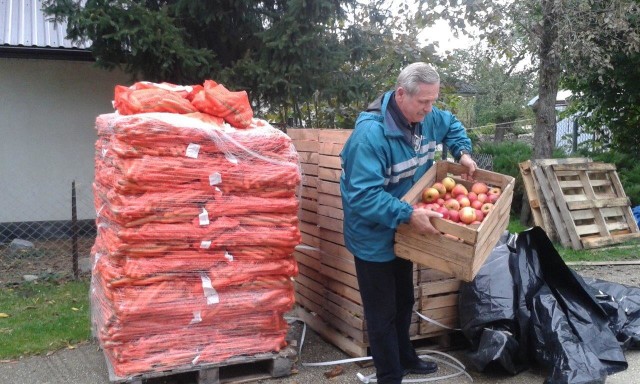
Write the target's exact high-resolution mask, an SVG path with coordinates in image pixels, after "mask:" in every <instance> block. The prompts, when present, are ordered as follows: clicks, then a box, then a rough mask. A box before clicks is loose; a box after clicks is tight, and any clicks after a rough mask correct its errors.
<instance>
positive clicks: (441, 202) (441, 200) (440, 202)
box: [436, 197, 444, 205]
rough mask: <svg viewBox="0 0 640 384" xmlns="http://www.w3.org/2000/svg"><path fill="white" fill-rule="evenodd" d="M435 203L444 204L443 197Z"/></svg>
mask: <svg viewBox="0 0 640 384" xmlns="http://www.w3.org/2000/svg"><path fill="white" fill-rule="evenodd" d="M436 203H438V204H440V205H444V199H443V198H442V197H441V198H439V199H438V200H437V201H436Z"/></svg>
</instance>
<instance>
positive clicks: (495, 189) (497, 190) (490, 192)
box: [487, 187, 502, 195]
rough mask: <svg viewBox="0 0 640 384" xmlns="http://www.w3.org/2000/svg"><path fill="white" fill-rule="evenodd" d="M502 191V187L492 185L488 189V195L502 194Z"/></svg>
mask: <svg viewBox="0 0 640 384" xmlns="http://www.w3.org/2000/svg"><path fill="white" fill-rule="evenodd" d="M501 193H502V189H500V188H499V187H491V188H489V190H488V191H487V195H500V194H501Z"/></svg>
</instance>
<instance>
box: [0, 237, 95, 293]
mask: <svg viewBox="0 0 640 384" xmlns="http://www.w3.org/2000/svg"><path fill="white" fill-rule="evenodd" d="M93 241H94V239H90V238H84V239H80V240H79V241H78V260H79V265H80V266H81V267H84V268H82V269H83V270H84V272H82V273H81V275H88V272H87V267H88V266H86V264H87V262H88V260H89V253H90V250H91V246H92V245H93ZM72 249H73V247H72V244H71V241H70V240H64V241H63V240H56V241H41V242H34V247H33V248H26V249H18V250H12V249H11V247H10V246H9V245H8V244H0V287H3V286H11V285H15V284H20V283H21V282H24V281H25V279H24V276H25V275H35V276H38V278H39V279H45V278H53V279H67V278H71V277H72V276H73V252H72Z"/></svg>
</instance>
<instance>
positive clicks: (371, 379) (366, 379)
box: [285, 316, 473, 384]
mask: <svg viewBox="0 0 640 384" xmlns="http://www.w3.org/2000/svg"><path fill="white" fill-rule="evenodd" d="M285 320H286V321H287V322H289V323H291V322H294V321H300V322H301V323H302V335H301V336H300V347H299V349H298V355H299V358H300V361H301V362H302V347H303V346H304V339H305V336H306V333H307V324H306V323H305V322H304V320H302V319H301V318H299V317H289V316H287V317H285ZM438 324H439V323H438ZM445 328H448V327H445ZM449 329H451V328H449ZM416 352H419V353H430V354H438V355H442V356H445V357H447V358H449V359H451V360H452V361H454V362H455V364H453V363H450V362H448V361H446V360H443V359H439V358H437V357H434V356H430V355H419V357H420V358H426V359H430V360H434V361H437V362H439V363H442V364H444V365H447V366H449V367H451V368H452V369H454V370H455V371H457V372H454V373H452V374H449V375H445V376H435V377H427V378H423V379H402V382H403V383H426V382H431V381H438V380H444V379H450V378H452V377H457V376H461V375H465V376H466V377H467V378H468V379H469V380H470V381H471V382H473V378H472V377H471V375H469V374H468V373H467V372H466V370H465V366H464V364H462V363H461V362H460V361H459V360H458V359H456V358H455V357H453V356H451V355H448V354H446V353H444V352H440V351H434V350H422V351H416ZM369 360H372V358H371V356H366V357H355V358H351V359H342V360H334V361H324V362H319V363H304V362H302V363H301V364H302V365H303V366H305V367H322V366H329V365H338V364H346V363H356V362H360V361H369ZM356 376H357V377H358V379H359V380H360V381H361V382H363V383H365V384H366V383H376V382H378V380H377V379H376V378H375V376H376V375H375V373H374V374H372V375H369V376H365V375H363V374H361V373H360V372H358V373H357V374H356Z"/></svg>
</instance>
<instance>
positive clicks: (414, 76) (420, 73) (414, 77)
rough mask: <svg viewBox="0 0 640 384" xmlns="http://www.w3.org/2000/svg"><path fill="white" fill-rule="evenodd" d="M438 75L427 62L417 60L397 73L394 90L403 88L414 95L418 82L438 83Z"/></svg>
mask: <svg viewBox="0 0 640 384" xmlns="http://www.w3.org/2000/svg"><path fill="white" fill-rule="evenodd" d="M438 83H440V75H438V72H437V71H436V70H435V69H434V68H433V67H432V66H430V65H429V64H427V63H422V62H417V63H413V64H409V65H407V66H406V67H405V68H404V69H403V70H402V71H401V72H400V74H399V75H398V80H397V81H396V90H397V89H398V88H400V87H402V88H404V89H405V90H406V91H407V93H408V94H410V95H415V94H416V93H417V92H418V85H419V84H438Z"/></svg>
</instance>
